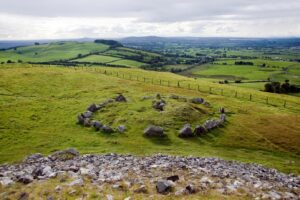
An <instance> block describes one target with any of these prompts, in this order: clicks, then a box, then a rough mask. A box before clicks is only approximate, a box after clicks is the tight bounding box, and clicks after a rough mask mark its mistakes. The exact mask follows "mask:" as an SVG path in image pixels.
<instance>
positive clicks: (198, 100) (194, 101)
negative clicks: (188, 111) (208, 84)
mask: <svg viewBox="0 0 300 200" xmlns="http://www.w3.org/2000/svg"><path fill="white" fill-rule="evenodd" d="M191 102H192V103H195V104H202V103H204V99H203V98H200V97H196V98H193V99H191Z"/></svg>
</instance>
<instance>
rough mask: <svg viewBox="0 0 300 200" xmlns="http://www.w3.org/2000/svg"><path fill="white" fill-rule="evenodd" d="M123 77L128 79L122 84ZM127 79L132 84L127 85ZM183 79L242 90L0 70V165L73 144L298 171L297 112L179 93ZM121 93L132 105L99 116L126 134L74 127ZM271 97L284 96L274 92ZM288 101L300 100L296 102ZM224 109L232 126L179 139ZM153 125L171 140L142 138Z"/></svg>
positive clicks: (12, 67) (59, 70)
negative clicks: (159, 106) (155, 103)
mask: <svg viewBox="0 0 300 200" xmlns="http://www.w3.org/2000/svg"><path fill="white" fill-rule="evenodd" d="M109 74H111V75H109ZM122 74H125V79H123V78H122ZM129 74H131V75H132V77H131V78H130V79H131V80H128V79H129V78H128V75H129ZM108 75H109V76H108ZM134 75H135V76H134ZM126 76H127V78H126ZM137 77H138V78H139V80H140V81H139V82H138V81H136V78H137ZM143 77H147V78H148V79H149V78H150V79H151V77H152V78H155V79H157V78H160V79H163V80H169V81H171V82H170V83H169V84H171V86H172V85H174V86H172V87H166V83H164V84H165V86H159V85H157V84H158V83H157V82H156V85H153V84H151V80H150V82H149V81H146V82H143V81H141V80H142V78H143ZM178 81H180V82H181V83H184V82H186V83H190V84H198V85H200V87H201V88H204V89H205V88H207V87H209V86H213V87H216V88H217V87H220V88H221V87H223V88H227V89H229V88H231V89H238V88H236V87H234V86H222V85H219V84H213V83H209V82H206V81H200V80H194V79H190V78H187V77H183V76H179V75H175V74H172V73H162V72H150V71H144V70H139V69H126V68H108V67H102V68H101V71H99V67H89V68H83V69H82V68H81V67H78V68H63V67H54V66H53V67H46V66H42V65H41V66H38V65H36V66H35V65H34V66H33V67H31V65H26V64H9V65H8V64H5V65H1V68H0V85H1V91H0V110H1V116H0V121H1V136H0V137H1V138H0V158H1V160H0V161H1V162H2V163H3V162H14V161H18V160H21V159H22V158H23V157H24V156H25V155H28V154H30V153H34V152H41V153H46V154H47V153H50V152H52V151H55V150H57V149H64V148H67V147H70V146H72V147H75V148H77V149H78V150H79V151H80V152H82V153H92V152H96V153H108V152H116V153H133V154H138V155H149V154H152V153H166V154H174V155H194V156H216V157H221V158H225V159H230V160H232V159H234V160H239V161H245V162H256V163H260V164H263V165H265V166H269V167H276V168H277V169H279V170H281V171H284V172H295V173H300V171H299V165H300V157H299V155H300V149H299V145H298V144H299V140H298V139H299V138H300V137H299V133H300V131H299V130H300V127H299V124H300V118H299V111H296V110H293V109H286V108H283V107H282V106H273V105H266V104H262V103H257V102H249V101H246V100H242V99H236V98H230V97H226V96H221V95H216V94H209V93H207V92H197V91H195V90H189V89H186V88H178V87H176V86H175V84H177V82H178ZM247 90H248V89H243V91H245V92H248V93H250V92H251V93H253V94H255V95H259V93H260V92H257V94H256V93H255V90H249V91H247ZM119 93H122V94H123V95H124V96H125V97H126V98H127V99H128V103H125V104H113V105H112V106H110V107H108V109H105V110H103V112H102V113H99V115H96V116H95V117H96V118H97V119H99V120H101V121H103V123H107V124H110V126H112V127H114V128H115V127H116V126H117V125H119V124H120V123H122V124H125V125H126V127H127V131H126V132H125V133H124V134H119V133H114V134H105V133H101V132H95V130H93V129H92V128H84V127H82V126H79V125H77V124H76V115H77V114H78V113H80V112H83V111H84V110H85V109H86V108H87V107H88V105H90V104H91V103H100V102H103V101H105V100H107V99H109V98H113V97H115V96H116V95H117V94H119ZM157 93H160V94H161V96H162V97H163V98H164V99H165V100H166V101H167V105H166V111H165V112H162V113H160V112H157V111H155V110H154V109H153V108H152V107H151V102H152V98H154V97H155V96H156V94H157ZM171 95H178V96H181V97H185V98H193V97H202V98H204V99H205V100H207V101H208V102H209V103H210V104H211V105H212V107H210V108H206V107H202V106H194V105H193V104H190V103H188V102H177V101H176V100H173V99H170V98H169V96H171ZM266 95H270V98H275V97H276V98H277V97H278V99H279V100H280V98H282V97H280V96H279V95H276V94H266ZM284 98H286V99H288V100H290V101H297V100H298V98H297V97H290V96H284ZM221 106H224V107H225V109H226V111H227V113H228V119H227V120H228V122H226V125H225V126H224V127H223V128H220V129H215V130H213V131H211V132H209V133H208V134H207V135H205V136H203V137H195V138H190V139H183V138H179V137H178V130H179V129H180V128H181V127H182V126H183V124H185V123H190V124H191V125H192V126H195V125H197V124H198V123H202V122H203V121H204V120H205V119H208V118H211V117H217V116H218V114H217V113H218V110H219V108H220V107H221ZM149 124H156V125H160V126H163V127H164V128H165V130H166V134H167V137H166V138H163V139H162V138H157V139H155V138H147V137H144V136H143V130H144V129H145V127H146V126H147V125H149Z"/></svg>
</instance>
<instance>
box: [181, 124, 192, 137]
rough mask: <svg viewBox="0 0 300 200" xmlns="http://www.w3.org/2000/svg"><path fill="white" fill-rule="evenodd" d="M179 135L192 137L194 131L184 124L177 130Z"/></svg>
mask: <svg viewBox="0 0 300 200" xmlns="http://www.w3.org/2000/svg"><path fill="white" fill-rule="evenodd" d="M178 136H179V137H183V138H184V137H193V136H194V133H193V130H192V128H191V126H190V125H189V124H185V125H184V127H183V128H182V129H181V130H180V131H179V135H178Z"/></svg>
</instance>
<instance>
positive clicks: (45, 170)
mask: <svg viewBox="0 0 300 200" xmlns="http://www.w3.org/2000/svg"><path fill="white" fill-rule="evenodd" d="M66 152H68V153H67V155H66V154H65V153H66ZM70 152H73V154H75V155H78V156H70V155H73V154H70ZM58 155H64V156H62V157H60V156H58ZM65 156H66V157H65ZM33 157H34V156H33ZM33 157H31V158H30V159H32V158H33ZM36 158H37V159H36V161H35V162H34V163H32V162H27V161H30V159H28V157H27V158H26V159H25V160H24V161H23V162H21V163H18V164H13V165H8V164H5V165H0V182H1V185H3V181H9V182H10V183H9V184H14V182H11V181H10V180H12V181H18V182H21V183H24V184H28V183H30V182H31V181H33V182H37V181H38V180H40V179H41V177H42V179H43V181H45V180H47V179H49V176H48V175H49V174H51V172H52V173H56V174H58V175H57V176H58V177H65V179H66V178H67V179H69V178H71V179H72V180H73V181H71V183H69V184H70V185H74V186H75V185H78V186H80V185H82V184H85V183H84V182H83V180H84V178H90V180H91V182H92V183H95V184H97V185H102V184H103V183H105V184H111V186H113V185H118V186H120V187H118V188H120V189H121V187H124V186H123V185H122V184H121V183H124V184H125V183H126V182H128V183H127V184H126V185H131V184H130V183H132V184H133V185H136V184H138V185H140V186H138V188H137V190H136V191H134V190H133V191H134V192H137V193H139V192H141V193H144V192H145V191H146V190H145V189H147V188H146V186H145V183H150V184H153V187H154V186H156V187H157V192H159V193H161V194H167V193H171V194H175V195H188V194H192V193H194V192H197V191H198V190H201V191H203V192H205V191H206V190H214V191H217V192H220V193H222V194H223V195H228V194H237V195H239V196H241V198H242V197H246V196H248V197H250V198H253V199H256V198H257V199H263V198H267V199H299V195H300V190H299V188H300V176H296V175H292V174H284V173H281V172H278V171H277V170H275V169H269V168H265V167H262V166H261V165H258V164H245V163H240V162H236V161H225V160H222V159H218V158H201V157H192V156H189V157H181V156H168V155H162V154H156V155H153V156H150V157H135V156H132V155H118V154H105V155H96V154H88V155H82V156H79V154H78V152H77V151H76V150H74V149H73V150H64V151H59V152H55V153H53V154H52V155H49V156H42V155H39V156H37V157H36ZM65 158H68V159H65ZM25 161H26V162H25ZM33 171H35V174H36V175H35V176H33ZM166 172H172V173H175V174H176V175H173V176H169V177H165V178H164V179H163V180H161V178H160V177H163V176H164V173H166ZM45 174H48V175H47V176H46V175H45ZM128 174H130V177H129V176H128ZM24 177H25V178H24ZM178 179H179V181H178ZM27 180H29V181H27ZM157 180H159V181H157ZM177 181H178V186H177V185H176V184H175V182H176V183H177ZM62 184H63V185H67V186H68V185H69V184H66V183H62ZM86 184H88V183H86ZM181 185H185V186H186V187H185V188H180V186H181ZM113 187H115V188H117V186H113ZM125 187H126V186H125ZM150 187H152V186H150ZM126 188H127V187H126ZM128 188H131V187H128ZM71 189H72V188H71ZM173 189H174V191H176V192H173ZM60 191H62V188H61V186H56V188H55V192H57V193H59V192H60ZM148 193H149V191H148ZM75 194H76V190H75V191H73V192H71V195H75ZM47 195H48V194H47ZM262 197H263V198H262ZM0 198H1V197H0Z"/></svg>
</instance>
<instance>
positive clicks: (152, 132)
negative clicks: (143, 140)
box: [144, 125, 164, 137]
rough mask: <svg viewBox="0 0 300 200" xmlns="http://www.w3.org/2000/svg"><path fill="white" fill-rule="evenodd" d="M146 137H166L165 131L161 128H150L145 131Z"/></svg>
mask: <svg viewBox="0 0 300 200" xmlns="http://www.w3.org/2000/svg"><path fill="white" fill-rule="evenodd" d="M144 135H145V136H159V137H161V136H164V129H163V128H162V127H160V126H152V125H150V126H148V127H147V128H146V129H145V130H144Z"/></svg>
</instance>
